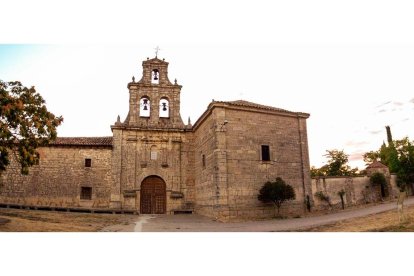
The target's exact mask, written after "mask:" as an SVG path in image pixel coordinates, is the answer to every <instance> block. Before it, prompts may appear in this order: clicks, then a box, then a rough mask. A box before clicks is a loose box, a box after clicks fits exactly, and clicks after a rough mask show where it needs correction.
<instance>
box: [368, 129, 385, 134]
mask: <svg viewBox="0 0 414 276" xmlns="http://www.w3.org/2000/svg"><path fill="white" fill-rule="evenodd" d="M381 132H382V130H371V131H370V132H369V133H371V134H378V133H381Z"/></svg>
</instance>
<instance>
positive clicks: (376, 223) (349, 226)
mask: <svg viewBox="0 0 414 276" xmlns="http://www.w3.org/2000/svg"><path fill="white" fill-rule="evenodd" d="M404 215H405V219H404V220H402V221H401V223H400V222H399V221H398V214H397V210H393V211H388V212H385V213H380V214H375V215H369V216H366V217H361V218H355V219H348V220H344V221H340V222H337V223H334V224H330V225H324V226H319V227H315V228H311V229H307V230H305V231H310V232H414V206H412V207H408V208H406V209H405V211H404Z"/></svg>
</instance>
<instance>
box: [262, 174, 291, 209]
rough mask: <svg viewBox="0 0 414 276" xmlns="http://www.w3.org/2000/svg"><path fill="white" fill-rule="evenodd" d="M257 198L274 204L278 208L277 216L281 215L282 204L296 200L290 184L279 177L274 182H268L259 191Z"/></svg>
mask: <svg viewBox="0 0 414 276" xmlns="http://www.w3.org/2000/svg"><path fill="white" fill-rule="evenodd" d="M257 198H258V199H259V200H260V201H262V202H264V203H267V202H272V203H273V204H274V205H275V206H276V207H277V214H279V210H280V207H281V206H282V204H283V203H284V202H286V201H289V200H294V199H295V198H296V194H295V190H294V189H293V187H292V186H290V185H289V184H286V182H285V181H284V180H283V179H282V178H280V177H277V178H276V181H274V182H270V181H269V182H266V183H265V184H264V185H263V187H262V188H261V189H260V191H259V195H258V196H257Z"/></svg>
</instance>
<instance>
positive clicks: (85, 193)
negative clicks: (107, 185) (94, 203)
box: [80, 187, 92, 200]
mask: <svg viewBox="0 0 414 276" xmlns="http://www.w3.org/2000/svg"><path fill="white" fill-rule="evenodd" d="M80 199H83V200H91V199H92V187H81V194H80Z"/></svg>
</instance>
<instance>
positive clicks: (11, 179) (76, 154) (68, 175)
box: [0, 147, 112, 208]
mask: <svg viewBox="0 0 414 276" xmlns="http://www.w3.org/2000/svg"><path fill="white" fill-rule="evenodd" d="M38 151H39V153H40V162H39V165H35V166H33V167H31V168H30V172H29V175H27V176H24V175H21V174H20V165H19V164H18V163H17V162H16V161H15V160H12V162H11V164H10V166H9V167H8V168H7V170H6V171H5V172H3V174H2V175H1V178H0V181H1V182H0V183H1V184H0V202H2V203H14V204H23V205H36V206H63V207H87V208H106V207H108V206H109V199H110V187H111V181H112V177H111V149H110V148H98V147H95V148H90V147H89V148H86V147H43V148H39V149H38ZM85 158H90V159H91V160H92V166H91V167H89V168H87V167H85ZM81 187H91V188H92V200H81V199H80V191H81Z"/></svg>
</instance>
